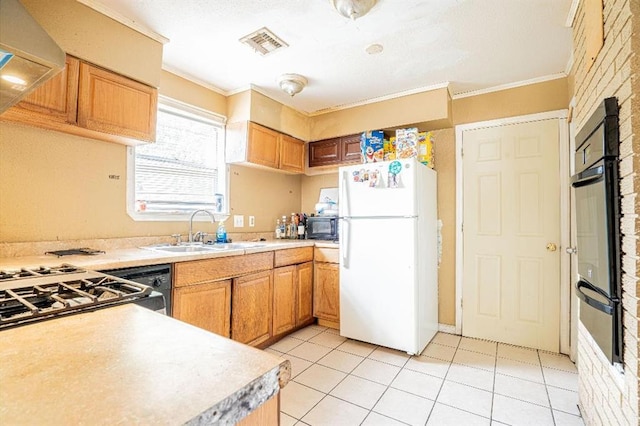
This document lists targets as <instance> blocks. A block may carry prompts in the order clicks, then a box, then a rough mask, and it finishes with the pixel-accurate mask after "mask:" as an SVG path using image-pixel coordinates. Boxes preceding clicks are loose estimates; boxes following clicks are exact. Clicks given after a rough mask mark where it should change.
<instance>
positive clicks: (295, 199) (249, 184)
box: [226, 165, 302, 232]
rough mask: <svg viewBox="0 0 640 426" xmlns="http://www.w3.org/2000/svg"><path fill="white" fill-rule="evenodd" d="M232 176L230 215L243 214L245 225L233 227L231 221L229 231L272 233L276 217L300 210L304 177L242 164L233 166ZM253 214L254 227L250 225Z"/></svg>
mask: <svg viewBox="0 0 640 426" xmlns="http://www.w3.org/2000/svg"><path fill="white" fill-rule="evenodd" d="M229 175H230V177H229V179H230V184H229V193H230V199H229V201H230V204H229V205H230V207H231V214H238V215H244V223H245V227H244V228H234V227H233V220H228V221H227V223H226V224H227V231H228V232H271V231H274V230H275V227H276V219H278V218H279V217H281V216H283V215H286V216H287V217H289V216H290V215H291V213H292V212H295V213H298V212H300V205H301V193H302V184H301V180H302V176H300V175H288V174H284V173H277V172H271V171H267V170H263V169H258V168H253V167H248V166H239V165H231V167H230V173H229ZM250 215H252V216H255V218H256V226H255V228H249V227H248V226H249V218H248V216H250Z"/></svg>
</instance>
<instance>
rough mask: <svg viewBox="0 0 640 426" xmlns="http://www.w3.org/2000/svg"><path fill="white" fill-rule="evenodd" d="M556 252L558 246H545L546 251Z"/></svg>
mask: <svg viewBox="0 0 640 426" xmlns="http://www.w3.org/2000/svg"><path fill="white" fill-rule="evenodd" d="M556 250H558V246H556V245H555V244H554V243H549V244H547V251H556Z"/></svg>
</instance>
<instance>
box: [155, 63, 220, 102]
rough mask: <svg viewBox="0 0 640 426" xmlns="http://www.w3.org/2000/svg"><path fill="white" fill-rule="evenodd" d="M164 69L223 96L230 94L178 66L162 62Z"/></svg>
mask: <svg viewBox="0 0 640 426" xmlns="http://www.w3.org/2000/svg"><path fill="white" fill-rule="evenodd" d="M162 70H163V71H166V72H169V73H171V74H175V75H177V76H178V77H180V78H184V79H185V80H188V81H190V82H192V83H195V84H197V85H199V86H202V87H205V88H207V89H209V90H212V91H214V92H216V93H219V94H220V95H222V96H229V95H228V94H227V92H225V91H224V90H222V89H220V88H219V87H216V86H214V85H212V84H211V83H207V82H206V81H203V80H200V79H199V78H197V77H194V76H192V75H190V74H187V73H185V72H182V71H180V70H178V69H176V68H173V67H171V66H169V65H167V64H162Z"/></svg>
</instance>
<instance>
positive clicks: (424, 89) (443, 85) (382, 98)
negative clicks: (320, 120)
mask: <svg viewBox="0 0 640 426" xmlns="http://www.w3.org/2000/svg"><path fill="white" fill-rule="evenodd" d="M444 88H446V89H447V91H449V95H451V92H450V89H449V82H448V81H447V82H444V83H438V84H433V85H430V86H423V87H418V88H416V89H411V90H405V91H403V92H397V93H393V94H390V95H384V96H379V97H377V98H370V99H365V100H362V101H358V102H353V103H349V104H343V105H338V106H335V107H331V108H325V109H320V110H317V111H313V112H310V113H309V114H308V115H309V117H315V116H317V115H323V114H327V113H330V112H335V111H341V110H343V109H349V108H354V107H358V106H363V105H369V104H374V103H376V102H382V101H388V100H389V99H396V98H401V97H403V96H409V95H415V94H417V93H423V92H430V91H432V90H437V89H444Z"/></svg>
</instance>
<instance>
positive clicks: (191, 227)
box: [189, 210, 216, 243]
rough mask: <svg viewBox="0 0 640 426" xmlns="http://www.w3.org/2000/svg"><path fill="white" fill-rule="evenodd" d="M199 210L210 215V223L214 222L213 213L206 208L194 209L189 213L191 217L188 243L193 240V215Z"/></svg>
mask: <svg viewBox="0 0 640 426" xmlns="http://www.w3.org/2000/svg"><path fill="white" fill-rule="evenodd" d="M200 212H205V213H206V214H208V215H209V216H211V223H216V218H215V217H214V216H213V213H211V212H210V211H208V210H196V211H195V212H193V213H191V218H190V219H189V242H190V243H192V242H193V217H194V216H195V215H196V214H198V213H200Z"/></svg>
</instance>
